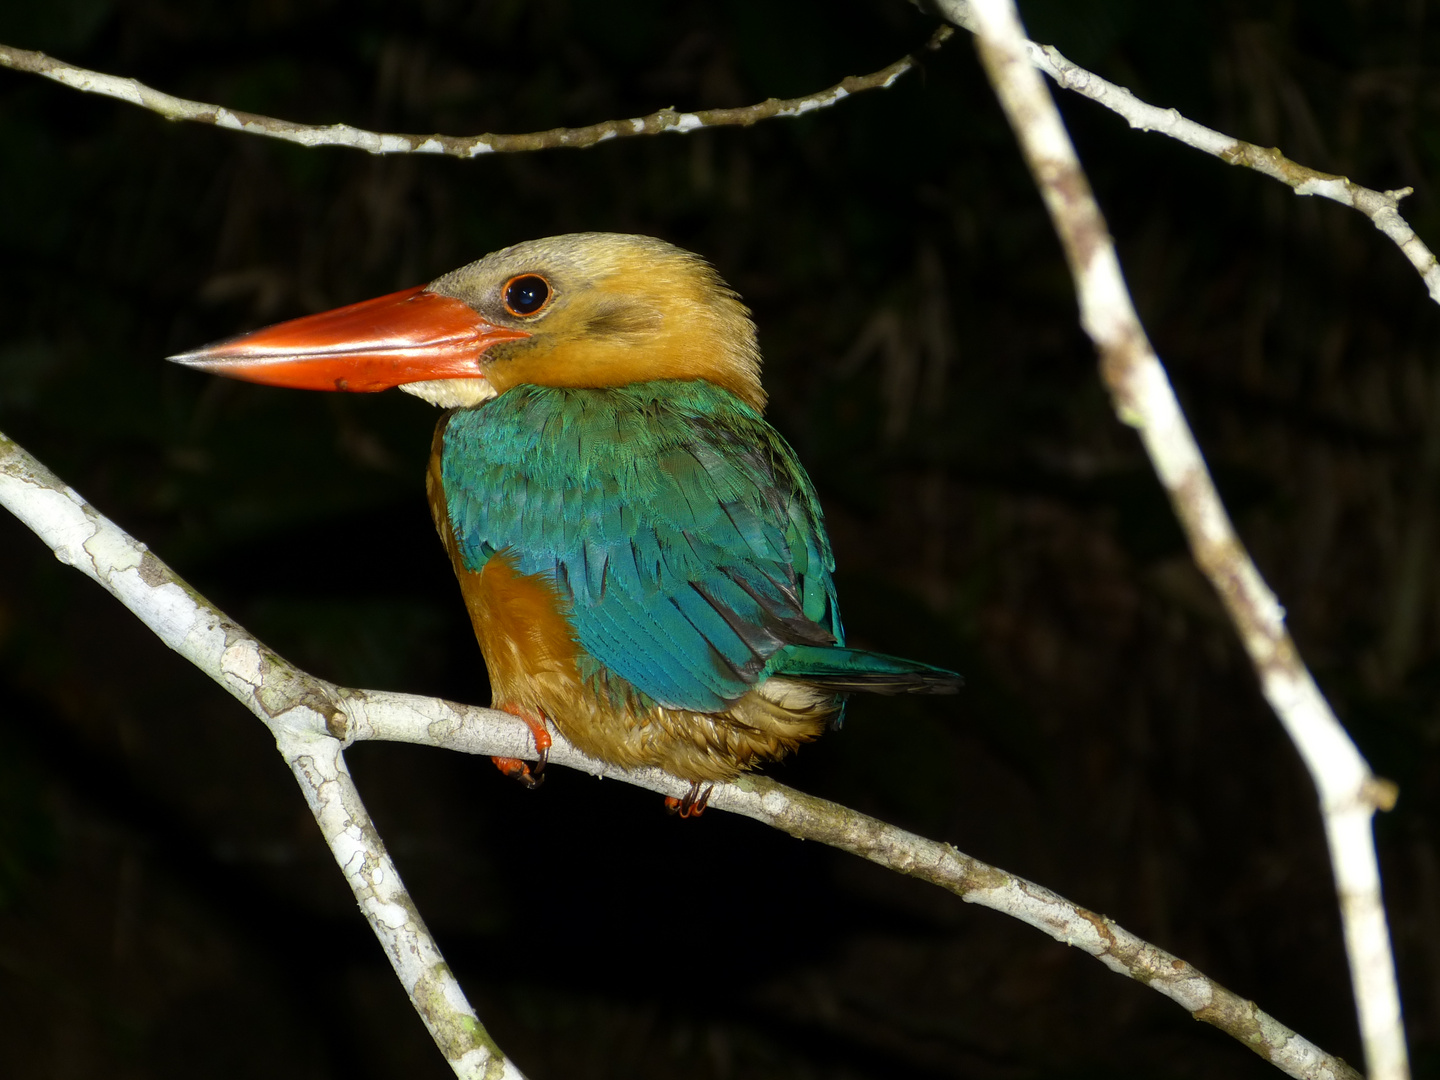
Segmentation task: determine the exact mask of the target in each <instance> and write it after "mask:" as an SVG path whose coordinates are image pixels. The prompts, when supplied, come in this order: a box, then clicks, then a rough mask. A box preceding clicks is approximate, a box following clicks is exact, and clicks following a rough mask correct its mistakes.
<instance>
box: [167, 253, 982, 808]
mask: <svg viewBox="0 0 1440 1080" xmlns="http://www.w3.org/2000/svg"><path fill="white" fill-rule="evenodd" d="M170 359H172V360H177V361H179V362H181V363H183V364H187V365H189V366H191V367H196V368H201V369H203V370H205V371H210V372H214V373H215V374H218V375H227V376H230V377H232V378H238V379H245V380H249V381H251V382H259V383H267V384H270V385H275V386H292V387H302V388H308V389H317V390H349V391H374V390H383V389H386V388H388V387H393V386H399V387H400V389H402V390H405V391H407V392H409V393H411V394H414V395H416V396H418V397H421V398H424V399H425V400H426V401H429V402H432V403H433V404H435V405H439V406H441V407H442V408H445V409H447V410H448V411H447V412H446V413H445V414H444V415H443V416H442V417H441V418H440V423H439V425H438V426H437V427H436V429H435V438H434V447H433V454H432V456H431V459H430V467H429V473H428V476H427V478H426V479H427V490H428V492H429V496H430V507H431V510H432V512H433V514H434V517H435V524H436V527H437V528H438V529H439V532H440V537H441V539H442V540H443V541H444V543H445V548H446V550H447V551H448V552H449V554H450V559H451V562H452V563H453V564H454V567H455V574H456V576H457V577H458V578H459V581H460V591H461V593H462V594H463V595H464V598H465V603H466V604H467V606H468V607H469V611H470V617H471V620H472V622H473V623H474V626H475V635H476V638H477V639H478V640H479V643H480V651H481V652H482V653H483V654H484V657H485V664H486V667H487V669H488V670H489V674H490V685H491V687H492V690H493V693H494V704H495V707H496V708H499V709H503V710H505V711H507V712H510V713H513V714H515V715H517V716H520V717H522V718H523V719H524V720H525V722H526V723H527V724H528V725H529V727H530V729H531V731H532V732H533V733H534V736H535V743H536V750H537V754H538V756H539V761H538V763H537V765H536V768H535V769H534V771H533V772H532V771H531V770H530V768H529V767H528V766H527V765H526V764H525V763H524V762H521V761H518V760H514V759H503V758H497V759H496V764H497V765H499V766H500V767H501V768H502V769H503V770H505V771H507V772H509V773H511V774H513V775H516V776H518V777H519V778H521V779H522V780H525V781H527V782H529V783H534V782H535V780H536V779H537V778H538V776H539V773H540V770H541V768H543V766H544V761H545V751H546V750H547V748H548V747H549V745H550V735H549V732H548V730H547V728H546V725H547V723H548V724H553V725H554V726H555V727H556V728H557V729H558V730H559V731H561V732H562V733H564V735H565V737H566V738H568V739H569V740H570V742H572V743H573V744H574V745H575V746H577V747H578V748H579V749H580V750H582V751H584V752H585V753H587V754H589V755H590V756H592V757H595V758H599V759H600V760H602V761H607V762H612V763H614V764H617V765H621V766H625V767H633V766H639V765H657V766H659V767H660V768H662V769H664V770H665V771H666V772H668V773H671V774H672V775H674V776H677V777H680V778H681V779H683V780H688V781H690V783H691V788H690V792H689V794H688V795H687V796H686V798H685V799H684V800H680V801H677V800H671V805H672V807H675V806H677V805H678V808H679V809H680V811H681V813H683V814H685V815H686V816H689V815H690V814H691V813H698V812H699V811H700V810H703V809H704V802H705V800H706V799H707V798H708V796H709V790H710V789H709V787H706V788H705V790H704V792H703V793H702V791H701V787H702V785H705V784H709V783H713V782H715V781H723V780H730V779H733V778H734V777H736V776H737V775H739V773H740V772H741V771H743V770H745V769H748V768H751V767H752V766H754V765H756V764H760V763H763V762H765V761H769V760H773V759H776V758H780V757H783V756H784V755H785V754H787V753H789V752H790V751H791V750H793V749H795V747H797V746H798V745H800V744H801V743H804V742H808V741H810V740H811V739H814V738H815V737H816V736H818V735H819V734H820V733H821V732H822V731H823V730H824V728H825V726H826V724H827V723H828V722H830V721H832V720H834V719H836V718H837V717H838V716H839V715H840V712H841V709H842V706H843V703H844V700H845V697H846V695H847V694H849V693H850V692H851V691H855V690H869V691H875V692H878V693H888V694H894V693H913V692H918V693H950V692H953V691H954V690H955V689H956V687H957V686H958V685H959V682H960V678H959V676H957V675H955V674H954V673H953V672H950V671H945V670H942V669H939V668H935V667H931V666H929V665H927V664H921V663H917V662H914V661H910V660H902V659H899V658H897V657H893V656H886V655H883V654H880V653H874V652H868V651H864V650H860V649H851V648H847V647H846V646H845V632H844V630H843V628H842V626H841V622H840V612H839V609H838V607H837V605H836V598H835V587H834V585H833V583H832V581H831V573H832V571H833V570H834V560H833V559H832V557H831V553H830V542H829V539H828V538H827V537H826V534H825V526H824V523H823V521H822V520H821V513H820V503H819V501H818V500H817V498H816V496H815V490H814V488H813V487H812V486H811V483H810V479H809V477H807V476H806V474H805V470H804V469H803V468H802V467H801V465H800V462H799V461H798V460H797V459H796V457H795V453H794V451H793V450H791V449H790V447H789V446H788V445H787V444H786V442H785V440H784V439H782V438H781V437H780V435H779V434H778V433H777V432H776V431H775V430H774V429H773V428H772V427H771V426H770V425H769V424H767V423H766V422H765V420H764V419H763V418H762V415H761V414H762V411H763V409H764V407H765V391H764V390H763V389H762V388H761V385H760V352H759V349H758V347H757V345H756V341H755V327H754V324H753V323H752V322H751V320H750V313H749V311H748V310H747V309H746V308H745V307H744V305H743V304H742V303H741V302H740V299H739V297H738V296H737V295H736V294H735V293H734V292H733V291H732V290H731V289H730V288H729V287H728V286H727V285H726V284H725V283H724V282H723V281H722V280H721V279H720V276H719V275H718V274H717V273H716V272H715V271H714V270H713V269H712V268H711V267H710V265H709V264H708V263H706V262H705V261H704V260H702V259H701V258H699V257H698V256H696V255H693V254H691V253H690V252H687V251H682V250H681V249H679V248H677V247H674V246H672V245H670V244H667V243H665V242H663V241H661V240H656V239H653V238H651V237H646V236H624V235H615V234H609V233H581V234H576V235H571V236H557V237H551V238H550V239H546V240H533V241H529V242H526V243H522V244H516V245H515V246H514V247H509V248H505V249H504V250H501V251H497V252H494V253H493V254H490V255H487V256H486V257H485V258H483V259H481V260H480V261H478V262H474V263H471V264H470V265H469V266H466V267H463V268H461V269H459V270H456V271H454V272H452V273H449V274H446V275H444V276H443V277H441V278H438V279H436V280H435V281H432V282H431V283H430V284H429V285H427V286H423V287H420V288H414V289H407V290H405V291H403V292H398V293H394V294H392V295H389V296H383V297H380V298H379V299H376V300H370V301H366V302H364V303H359V304H352V305H350V306H348V307H342V308H339V309H337V310H335V311H330V312H325V313H322V314H319V315H311V316H307V317H305V318H301V319H295V320H293V321H291V322H287V323H281V324H280V325H277V326H273V327H269V328H267V329H263V330H257V331H254V332H253V333H249V334H245V335H242V336H240V337H236V338H232V339H230V340H227V341H222V342H218V343H216V344H214V345H210V346H207V347H206V348H203V349H198V350H196V351H194V352H188V353H184V354H182V355H179V356H174V357H171V358H170Z"/></svg>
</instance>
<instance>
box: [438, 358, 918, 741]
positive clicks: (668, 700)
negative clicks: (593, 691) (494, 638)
mask: <svg viewBox="0 0 1440 1080" xmlns="http://www.w3.org/2000/svg"><path fill="white" fill-rule="evenodd" d="M443 439H444V443H443V451H442V455H443V456H442V463H441V470H442V485H443V488H444V491H445V498H446V505H447V510H448V513H449V517H450V524H451V528H452V529H453V530H454V533H455V539H456V542H457V545H458V547H459V552H460V555H461V558H462V559H463V561H464V563H465V565H466V567H467V568H468V569H470V570H472V571H475V570H479V569H480V568H481V567H482V566H483V565H484V564H485V562H486V560H488V559H489V558H490V557H491V556H492V555H494V554H495V553H497V552H502V551H503V552H506V553H507V554H508V556H509V557H510V558H512V559H513V560H514V564H515V568H516V569H517V570H518V571H519V572H521V573H523V574H543V575H549V576H550V577H551V578H552V580H553V581H554V582H555V584H556V586H557V587H558V589H559V591H560V594H561V596H562V597H564V598H565V599H566V600H568V601H569V604H570V611H569V618H570V621H571V624H572V626H573V627H574V629H575V636H576V639H577V641H578V642H579V644H580V645H581V647H582V649H583V650H584V652H585V653H588V654H589V657H591V658H593V660H594V662H595V663H596V665H603V667H604V668H605V669H607V670H608V671H609V672H611V673H613V674H615V675H619V676H620V677H622V678H623V679H625V680H627V681H628V682H629V683H630V684H631V685H632V686H634V687H635V688H636V689H637V690H639V691H641V692H642V693H643V694H645V695H647V696H648V697H649V698H651V699H652V700H654V701H655V702H656V703H658V704H661V705H664V706H667V707H670V708H684V709H692V710H695V711H700V712H716V711H720V710H723V709H724V708H725V707H726V706H727V705H728V704H729V703H731V702H733V701H735V700H736V699H737V698H739V697H741V696H742V695H743V694H744V693H745V692H746V691H748V690H749V689H750V688H751V687H752V686H753V685H754V684H755V683H756V681H758V680H759V679H761V678H764V677H766V676H768V675H770V674H773V673H783V674H791V673H792V672H793V673H794V674H796V675H800V674H801V672H802V670H804V669H807V668H808V669H814V670H815V671H816V672H817V673H818V672H821V671H830V673H831V674H832V675H834V676H836V677H839V678H842V679H843V678H848V677H850V676H859V677H861V678H862V679H863V677H864V675H863V669H864V667H865V664H864V662H863V660H862V659H861V658H863V657H865V656H868V655H873V654H863V653H857V652H855V651H853V650H846V649H837V648H833V646H837V645H843V644H844V630H843V628H842V626H841V622H840V614H839V610H838V607H837V605H836V599H835V588H834V584H833V582H832V580H831V574H832V571H833V570H834V561H833V558H832V556H831V552H830V544H829V541H828V539H827V538H826V535H825V530H824V526H823V524H822V521H821V515H820V507H819V502H818V500H817V499H816V496H815V492H814V490H813V488H812V487H811V485H810V482H809V479H808V478H807V477H806V475H805V472H804V470H803V469H802V468H801V466H800V464H799V462H798V461H797V460H796V458H795V455H794V453H793V451H791V449H790V448H789V446H787V445H786V443H785V442H784V440H783V439H781V438H780V436H779V434H778V433H776V432H775V430H774V429H773V428H771V427H770V426H769V425H768V424H767V423H765V421H764V420H763V419H762V418H761V417H760V415H759V414H758V413H756V412H755V411H754V410H753V409H751V408H749V407H748V406H746V405H745V404H743V403H742V402H740V401H739V400H738V399H736V398H735V397H733V396H732V395H730V394H729V393H727V392H726V391H724V390H721V389H719V388H717V387H715V386H712V385H710V384H708V383H704V382H676V381H664V382H650V383H636V384H632V385H630V386H624V387H614V388H608V389H603V390H597V389H573V388H557V387H539V386H518V387H514V388H512V389H511V390H509V391H508V392H506V393H505V394H502V395H500V396H499V397H498V398H496V399H494V400H493V401H490V402H487V403H486V404H485V405H483V406H481V407H479V408H476V409H471V410H464V411H461V412H457V413H454V414H452V416H451V417H450V419H449V422H448V424H447V426H446V428H445V432H444V436H443ZM826 647H831V648H826ZM842 654H843V656H844V657H848V658H849V659H848V661H847V662H842ZM827 658H828V659H827ZM886 659H888V658H886ZM892 663H900V664H905V663H907V662H905V661H892ZM913 666H914V667H917V668H918V667H922V666H923V665H913ZM595 670H597V671H598V666H597V668H596V669H595ZM590 673H593V672H590ZM587 674H589V673H587ZM874 674H879V673H878V672H877V673H874ZM822 681H823V680H822ZM844 688H850V687H844ZM837 689H841V687H839V686H837Z"/></svg>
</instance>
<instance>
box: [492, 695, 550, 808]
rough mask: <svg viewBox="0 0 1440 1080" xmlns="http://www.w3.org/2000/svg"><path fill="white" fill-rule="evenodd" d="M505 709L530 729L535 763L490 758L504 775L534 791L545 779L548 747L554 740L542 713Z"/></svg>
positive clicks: (509, 758) (548, 753)
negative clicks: (532, 764)
mask: <svg viewBox="0 0 1440 1080" xmlns="http://www.w3.org/2000/svg"><path fill="white" fill-rule="evenodd" d="M505 711H506V712H508V713H510V714H511V715H512V716H518V717H519V718H520V719H521V720H524V721H525V726H526V727H528V728H529V729H530V734H531V736H532V737H533V738H534V739H535V765H534V766H533V767H531V766H530V765H527V764H526V763H525V762H523V761H521V760H520V759H519V758H513V757H492V758H491V759H490V760H491V761H493V762H494V763H495V767H496V768H497V769H499V770H500V771H501V772H502V773H504V774H505V775H506V776H508V777H511V778H512V779H514V780H519V781H520V782H521V783H522V784H524V785H525V786H526V788H528V789H529V790H531V791H534V790H535V789H536V788H537V787H539V786H540V785H541V784H542V783H544V781H545V776H544V773H545V764H546V763H547V762H548V761H549V760H550V747H551V746H552V745H553V744H554V742H555V740H554V739H552V738H551V737H550V729H549V728H547V727H546V726H545V714H544V713H539V714H535V713H531V712H522V711H520V710H518V709H506V710H505Z"/></svg>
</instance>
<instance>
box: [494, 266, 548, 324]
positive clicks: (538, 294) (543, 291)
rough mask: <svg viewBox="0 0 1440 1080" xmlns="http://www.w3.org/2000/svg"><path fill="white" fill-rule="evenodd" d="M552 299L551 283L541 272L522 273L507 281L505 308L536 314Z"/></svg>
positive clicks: (516, 311) (522, 313) (514, 311)
mask: <svg viewBox="0 0 1440 1080" xmlns="http://www.w3.org/2000/svg"><path fill="white" fill-rule="evenodd" d="M549 299H550V283H549V282H548V281H546V280H545V279H544V278H543V277H541V276H540V275H539V274H521V275H520V276H519V277H513V278H511V279H510V280H509V281H507V282H506V283H505V310H506V311H508V312H510V314H511V315H534V314H535V313H536V312H537V311H539V310H540V309H541V308H543V307H544V306H545V303H546V301H548V300H549Z"/></svg>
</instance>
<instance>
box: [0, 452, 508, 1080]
mask: <svg viewBox="0 0 1440 1080" xmlns="http://www.w3.org/2000/svg"><path fill="white" fill-rule="evenodd" d="M0 505H3V506H5V507H6V508H7V509H9V510H10V512H11V513H13V514H14V515H15V516H16V517H18V518H19V519H20V520H21V521H22V522H24V523H25V524H26V525H27V526H29V527H30V529H31V530H33V531H34V532H35V533H36V535H38V536H39V537H40V538H41V539H42V540H44V541H45V542H46V543H47V544H49V545H50V547H51V548H52V549H53V550H54V552H55V557H56V558H58V559H59V560H60V561H61V562H63V563H65V564H66V565H68V566H73V567H75V569H77V570H79V571H80V572H81V573H82V574H85V575H86V576H87V577H89V578H92V579H94V580H95V581H96V582H98V583H99V584H100V585H101V587H103V588H104V589H105V590H106V591H107V592H109V593H111V594H112V595H113V596H114V597H115V598H116V599H118V600H119V601H120V602H121V603H122V604H124V605H125V606H126V607H127V608H129V609H130V610H131V611H132V612H134V613H135V614H136V615H137V616H138V617H139V618H140V620H141V621H142V622H144V623H145V625H146V626H148V627H149V628H150V629H151V630H153V631H154V632H155V633H156V635H158V636H159V638H160V640H161V641H163V642H165V644H166V645H168V646H170V648H172V649H174V650H175V651H176V652H178V653H179V654H180V655H181V656H183V657H185V658H186V659H187V660H189V661H190V662H191V663H192V664H194V665H195V666H196V667H198V668H199V669H200V670H201V671H203V672H205V673H206V674H207V675H209V676H210V677H211V678H213V679H214V680H215V681H216V682H218V683H219V684H220V685H221V686H223V687H224V688H225V689H226V690H228V691H229V692H230V693H231V695H233V696H234V697H236V698H238V699H239V700H240V701H241V702H242V703H243V704H244V705H245V707H246V708H248V709H249V710H250V711H251V712H253V713H254V714H255V715H256V716H258V717H259V718H260V719H261V720H262V721H263V722H264V723H265V725H266V726H267V727H269V729H270V730H271V732H272V733H273V734H274V735H275V742H276V745H277V746H278V747H279V749H280V753H281V754H282V755H284V757H285V761H286V763H287V764H288V765H289V766H290V769H291V771H292V772H293V773H294V774H295V779H296V780H297V781H298V782H299V784H300V789H301V791H303V792H304V794H305V801H306V802H307V803H308V804H309V805H310V810H311V812H312V813H313V814H314V815H315V820H316V822H317V823H318V824H319V826H320V831H321V833H322V834H323V835H324V837H325V842H326V843H327V844H329V845H330V850H331V852H332V853H333V854H334V856H335V861H336V863H338V864H339V866H340V869H341V872H342V873H344V875H345V880H346V882H348V883H349V885H350V889H351V891H352V892H354V894H355V899H356V900H357V901H358V902H359V904H360V910H361V912H362V913H363V914H364V916H365V918H366V920H367V921H368V922H369V923H370V927H371V929H372V930H374V931H375V936H376V937H378V938H379V939H380V945H381V947H382V948H383V949H384V950H385V954H386V956H388V957H389V959H390V964H391V966H392V967H393V968H394V969H395V974H396V975H398V976H399V978H400V982H401V984H402V985H403V986H404V987H405V992H406V993H407V994H408V995H409V996H410V1001H411V1003H412V1004H413V1005H414V1006H415V1010H416V1012H418V1013H419V1014H420V1018H421V1019H422V1020H423V1021H424V1022H425V1026H426V1028H428V1029H429V1031H430V1035H431V1037H432V1038H433V1039H434V1040H435V1045H436V1046H438V1047H439V1048H440V1052H441V1053H443V1054H444V1055H445V1059H446V1060H447V1061H448V1062H449V1063H450V1066H451V1068H453V1069H454V1070H455V1074H456V1076H459V1077H463V1078H466V1080H482V1078H483V1080H500V1078H502V1077H503V1078H505V1080H523V1074H522V1073H521V1072H520V1070H519V1069H518V1068H516V1067H515V1065H514V1063H513V1062H511V1061H510V1060H509V1059H508V1058H506V1057H505V1055H504V1054H503V1053H501V1051H500V1048H499V1047H498V1046H496V1045H495V1042H494V1040H493V1039H491V1038H490V1035H489V1033H488V1032H487V1031H486V1030H485V1027H484V1025H483V1024H481V1023H480V1020H479V1018H478V1017H477V1016H476V1015H475V1010H474V1009H472V1008H471V1007H470V1004H469V1002H467V1001H466V1000H465V994H464V991H462V990H461V989H460V984H459V983H458V982H457V981H456V979H455V976H454V975H453V974H452V973H451V971H450V968H449V966H448V965H447V964H446V963H445V959H444V957H443V956H441V955H440V950H439V948H438V946H436V944H435V941H434V939H433V938H431V936H430V932H429V931H428V930H427V929H426V928H425V923H424V920H423V919H421V917H420V912H419V911H418V910H417V909H416V907H415V904H414V902H413V901H412V900H411V899H410V895H409V893H407V892H406V891H405V886H404V883H403V882H402V881H401V880H400V874H399V872H398V871H397V870H396V869H395V865H394V863H392V862H391V861H390V856H389V855H388V854H387V853H386V851H385V845H384V843H383V842H382V841H381V839H380V834H379V833H378V832H376V831H375V826H374V824H373V823H372V822H371V820H370V815H369V814H368V813H367V812H366V810H365V804H364V803H363V802H362V801H361V799H360V793H359V791H358V790H357V789H356V787H355V783H354V781H353V780H352V779H351V778H350V773H349V770H348V769H347V768H346V766H345V759H344V756H343V755H342V753H341V750H342V743H341V741H340V740H339V739H337V738H335V737H334V736H333V735H332V734H330V732H329V730H328V726H329V725H331V724H333V723H334V718H335V717H337V716H339V715H341V713H340V710H339V708H338V707H337V706H336V704H335V701H336V699H337V698H339V697H340V696H341V693H342V692H341V691H339V690H337V688H336V687H334V686H332V685H330V684H329V683H326V682H324V681H322V680H320V679H315V678H312V677H311V676H309V675H306V674H305V673H304V672H302V671H298V670H297V669H295V668H293V667H291V666H290V665H289V664H288V663H286V662H285V661H284V660H282V659H281V658H280V657H279V656H277V655H276V654H275V653H273V652H271V651H270V650H269V649H267V648H266V647H265V646H264V645H262V644H261V643H260V642H258V641H256V640H255V638H253V637H251V636H250V635H249V634H248V633H246V632H245V630H243V629H242V628H241V627H239V626H237V625H236V624H235V623H234V622H232V621H231V620H230V619H228V618H227V617H226V616H225V614H224V612H222V611H220V610H219V609H218V608H216V607H214V606H213V605H212V604H211V603H210V602H209V601H207V600H206V599H205V598H204V597H202V596H200V595H199V594H198V593H197V592H195V590H194V589H192V588H190V586H189V585H187V584H185V582H184V581H182V580H181V579H180V578H179V577H178V576H176V574H175V573H174V571H172V570H171V569H170V568H169V567H168V566H166V565H165V564H164V563H162V562H161V561H160V560H159V559H157V558H155V556H154V555H152V554H151V553H150V552H149V550H148V549H146V547H145V545H144V544H141V543H139V542H138V541H136V540H134V539H133V538H132V537H130V536H129V535H127V534H126V533H125V532H124V531H123V530H121V529H120V528H119V527H118V526H116V525H115V523H114V522H112V521H110V520H109V519H108V518H106V517H104V516H102V515H101V514H99V513H98V512H96V510H95V509H94V508H93V507H92V506H90V504H89V503H87V502H86V501H85V500H84V499H82V498H81V497H80V496H79V495H77V494H76V493H75V492H74V491H72V490H71V489H70V488H68V487H66V486H65V484H64V483H63V482H62V481H61V480H60V479H59V478H58V477H56V476H55V474H54V473H52V472H50V471H49V470H48V469H46V468H45V467H44V466H43V465H41V464H40V463H39V462H38V461H36V460H35V459H34V458H32V457H30V456H29V455H28V454H26V453H25V451H23V450H21V449H20V448H19V447H18V446H16V445H15V444H14V443H13V442H11V441H10V440H9V439H7V438H5V436H4V435H0Z"/></svg>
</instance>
